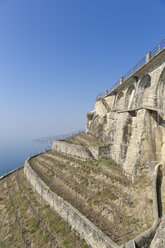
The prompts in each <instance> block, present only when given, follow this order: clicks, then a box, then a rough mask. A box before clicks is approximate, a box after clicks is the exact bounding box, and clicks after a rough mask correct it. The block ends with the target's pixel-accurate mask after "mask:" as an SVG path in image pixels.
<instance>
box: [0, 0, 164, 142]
mask: <svg viewBox="0 0 165 248" xmlns="http://www.w3.org/2000/svg"><path fill="white" fill-rule="evenodd" d="M164 13H165V4H164V1H163V0H145V1H144V0H138V1H136V0H134V1H132V0H125V1H123V0H113V1H112V0H14V1H13V0H0V116H1V122H0V138H1V139H3V138H9V137H17V138H37V137H43V136H51V135H56V134H62V133H67V132H71V131H74V130H78V129H81V128H84V127H85V120H86V112H88V111H90V110H92V109H93V107H94V102H95V98H96V96H97V94H98V93H99V92H102V91H105V90H106V89H107V88H109V87H110V86H111V85H112V84H114V83H115V82H116V81H117V80H118V79H119V78H120V76H122V75H123V74H125V73H126V72H127V71H128V70H129V69H130V68H131V67H132V66H134V65H135V64H136V63H137V62H138V61H139V60H140V59H141V58H142V57H143V56H144V55H145V54H146V53H147V52H148V51H149V50H151V49H152V48H153V47H154V46H155V45H157V43H158V42H160V41H161V40H162V39H164V38H165V31H164V24H165V14H164Z"/></svg>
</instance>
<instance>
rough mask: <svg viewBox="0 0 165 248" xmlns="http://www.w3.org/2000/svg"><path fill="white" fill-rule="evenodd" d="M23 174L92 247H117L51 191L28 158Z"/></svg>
mask: <svg viewBox="0 0 165 248" xmlns="http://www.w3.org/2000/svg"><path fill="white" fill-rule="evenodd" d="M24 174H25V176H26V177H27V180H28V181H29V183H30V184H31V185H32V187H33V188H34V189H35V191H36V192H37V193H38V194H39V195H40V196H41V197H42V199H43V200H44V201H45V202H46V203H47V204H48V205H49V206H50V207H51V208H52V209H53V210H55V211H56V212H57V213H58V214H59V215H60V216H61V217H62V218H63V219H64V220H65V221H67V222H68V224H69V225H70V226H71V227H72V228H73V229H74V230H75V231H76V232H77V233H78V234H79V235H80V237H81V238H82V239H84V240H85V241H86V242H87V244H88V245H90V246H91V247H92V248H100V247H101V248H118V247H119V246H118V245H116V244H115V243H114V242H113V241H112V240H111V239H110V238H109V237H107V236H106V235H105V234H104V233H103V232H102V231H101V230H99V229H98V228H97V227H96V226H95V225H94V224H93V223H91V222H90V221H89V220H88V219H87V218H86V217H85V216H83V215H82V214H81V213H80V212H79V211H77V210H76V209H75V208H74V207H73V206H72V205H70V204H69V203H68V202H66V201H64V200H63V199H62V198H61V197H59V196H57V195H56V194H55V193H54V192H52V191H51V190H50V189H49V187H48V186H47V185H46V184H45V183H44V182H43V181H42V180H41V179H40V178H39V177H38V176H37V174H36V173H35V172H34V171H33V169H32V168H31V166H30V160H29V161H26V162H25V166H24Z"/></svg>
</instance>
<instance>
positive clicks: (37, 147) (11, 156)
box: [0, 139, 51, 176]
mask: <svg viewBox="0 0 165 248" xmlns="http://www.w3.org/2000/svg"><path fill="white" fill-rule="evenodd" d="M50 147H51V145H50V144H49V145H48V144H45V143H40V142H36V141H32V140H28V139H27V140H26V139H24V140H10V141H9V140H5V141H3V142H2V141H1V142H0V176H2V175H4V174H6V173H7V172H9V171H11V170H14V169H15V168H17V167H19V166H21V165H23V164H24V162H25V160H26V159H27V158H28V157H30V156H32V155H34V154H36V153H39V152H41V151H44V150H46V149H48V148H50Z"/></svg>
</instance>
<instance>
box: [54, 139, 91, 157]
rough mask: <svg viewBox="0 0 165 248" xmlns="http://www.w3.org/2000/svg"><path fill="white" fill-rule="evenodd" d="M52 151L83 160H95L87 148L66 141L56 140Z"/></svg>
mask: <svg viewBox="0 0 165 248" xmlns="http://www.w3.org/2000/svg"><path fill="white" fill-rule="evenodd" d="M52 149H53V150H54V151H57V152H60V153H64V154H68V155H70V156H74V157H78V158H80V159H82V160H93V159H94V156H93V155H92V153H91V152H90V151H89V150H88V149H87V148H86V147H84V146H78V145H74V144H70V143H67V142H64V141H58V140H55V141H54V142H53V146H52Z"/></svg>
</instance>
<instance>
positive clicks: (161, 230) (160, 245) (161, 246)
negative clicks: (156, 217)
mask: <svg viewBox="0 0 165 248" xmlns="http://www.w3.org/2000/svg"><path fill="white" fill-rule="evenodd" d="M150 248H165V215H164V217H163V219H162V221H161V223H160V226H159V227H158V229H157V231H156V234H155V237H154V239H153V241H152V243H151V245H150Z"/></svg>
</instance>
